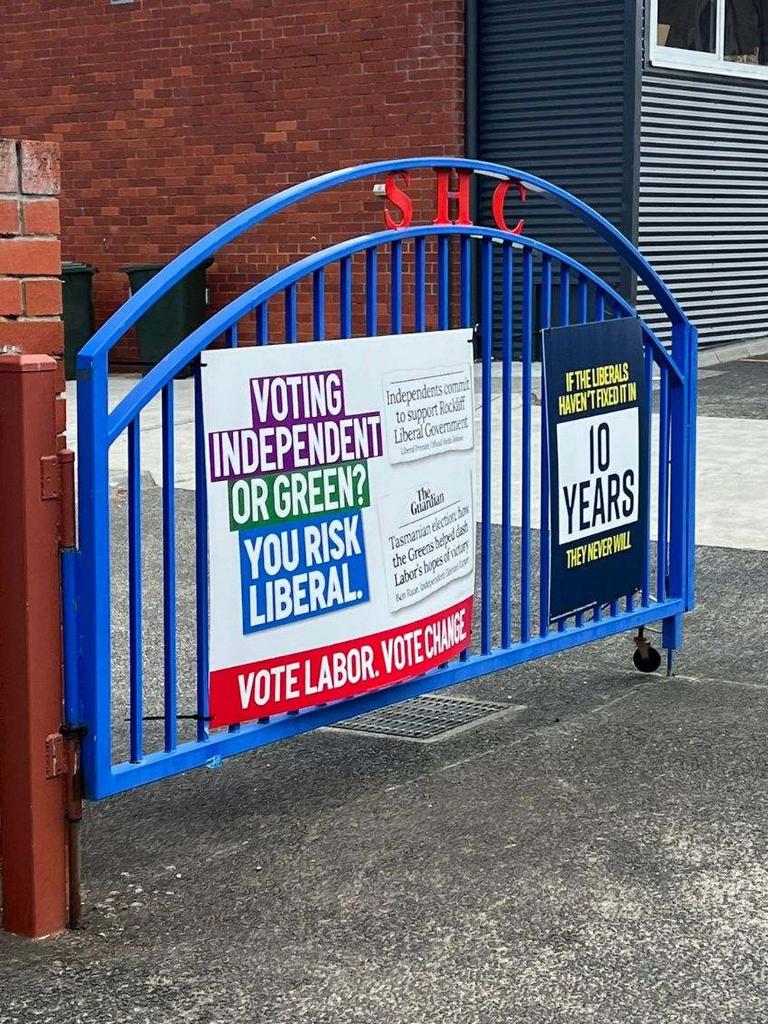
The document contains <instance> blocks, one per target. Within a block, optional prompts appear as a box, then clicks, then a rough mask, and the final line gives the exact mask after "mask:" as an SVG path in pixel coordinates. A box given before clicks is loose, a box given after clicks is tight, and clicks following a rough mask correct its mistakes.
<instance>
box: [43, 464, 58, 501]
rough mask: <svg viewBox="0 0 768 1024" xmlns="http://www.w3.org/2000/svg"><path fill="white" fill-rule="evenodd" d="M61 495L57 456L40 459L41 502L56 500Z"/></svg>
mask: <svg viewBox="0 0 768 1024" xmlns="http://www.w3.org/2000/svg"><path fill="white" fill-rule="evenodd" d="M60 493H61V467H60V465H59V458H58V456H57V455H44V456H43V457H42V459H40V497H41V498H42V499H43V501H50V500H51V499H52V498H58V496H59V494H60Z"/></svg>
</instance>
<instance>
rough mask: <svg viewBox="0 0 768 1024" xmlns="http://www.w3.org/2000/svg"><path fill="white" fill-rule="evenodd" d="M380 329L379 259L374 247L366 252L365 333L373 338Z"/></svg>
mask: <svg viewBox="0 0 768 1024" xmlns="http://www.w3.org/2000/svg"><path fill="white" fill-rule="evenodd" d="M378 329H379V260H378V250H377V249H376V248H375V247H374V248H371V249H367V250H366V253H365V333H366V334H367V335H368V337H369V338H372V337H373V336H374V335H375V334H376V332H377V331H378Z"/></svg>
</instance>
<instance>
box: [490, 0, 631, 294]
mask: <svg viewBox="0 0 768 1024" xmlns="http://www.w3.org/2000/svg"><path fill="white" fill-rule="evenodd" d="M477 2H478V53H477V93H478V95H477V117H478V124H477V146H478V155H479V156H480V157H481V158H482V159H486V160H496V161H499V162H500V163H506V164H511V165H512V166H516V167H520V168H522V169H525V170H528V171H532V172H533V173H534V174H538V175H540V176H541V177H543V178H547V179H549V180H550V181H553V182H554V183H556V184H558V185H561V186H562V187H564V188H566V189H568V190H569V191H571V192H573V193H575V194H576V195H577V196H579V197H580V198H581V199H583V200H585V201H586V202H587V203H589V204H590V205H592V206H594V207H595V208H596V209H598V210H599V211H600V212H601V213H602V214H603V215H604V216H605V217H607V218H608V219H609V220H610V221H611V222H612V223H613V224H615V225H616V226H617V227H619V228H621V229H622V230H623V231H624V232H625V233H627V232H631V230H632V226H631V223H630V222H629V221H628V218H630V217H631V209H628V205H629V204H627V203H626V201H625V197H626V188H627V186H628V184H629V182H628V175H631V174H632V166H631V162H632V158H633V155H634V154H633V152H632V148H633V147H632V146H631V145H627V140H626V132H627V102H628V97H630V98H631V96H632V94H633V92H634V88H633V83H631V82H629V81H627V77H626V76H627V74H628V71H627V63H626V51H627V47H629V46H634V45H635V41H634V39H626V34H625V10H624V7H625V5H624V3H623V2H621V0H581V2H579V3H575V2H574V0H477ZM630 102H631V99H630ZM491 188H492V185H484V186H483V188H482V190H481V196H480V211H481V217H482V219H483V221H484V222H485V223H488V222H489V218H490V209H489V201H490V190H491ZM510 205H511V204H510ZM518 209H519V210H520V213H521V214H524V215H525V219H526V233H527V234H530V235H532V236H533V237H535V238H539V239H542V240H543V241H545V242H549V243H550V244H552V245H554V246H557V247H558V248H560V249H562V250H564V251H565V252H567V253H569V254H570V255H572V256H574V257H576V258H577V259H579V260H581V261H582V262H584V263H586V264H588V265H589V266H590V267H592V269H593V270H595V271H596V272H597V273H599V274H601V275H602V276H603V277H604V278H605V280H606V281H608V282H609V283H611V284H613V285H615V286H623V290H624V291H626V290H627V288H628V287H631V285H629V284H628V279H626V280H624V281H622V280H621V276H622V275H621V268H620V265H619V261H618V260H617V258H616V257H615V255H614V253H613V251H612V250H611V249H610V248H609V247H608V246H607V245H606V244H605V243H604V242H602V241H601V240H600V239H598V238H597V237H596V236H595V235H594V234H592V233H591V232H589V231H588V229H586V228H585V227H584V226H583V225H582V224H581V223H580V222H579V221H577V220H576V219H575V218H574V217H573V216H572V215H569V214H567V213H566V212H564V211H563V210H561V209H560V208H558V207H557V206H555V205H554V204H552V203H548V202H545V201H543V200H541V199H537V198H536V197H533V196H532V197H531V198H530V200H529V202H528V203H527V208H520V207H519V206H517V205H515V206H514V213H515V217H517V216H518ZM510 216H511V215H510Z"/></svg>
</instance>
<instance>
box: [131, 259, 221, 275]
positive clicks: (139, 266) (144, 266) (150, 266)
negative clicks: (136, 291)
mask: <svg viewBox="0 0 768 1024" xmlns="http://www.w3.org/2000/svg"><path fill="white" fill-rule="evenodd" d="M212 263H213V256H209V257H208V259H207V260H203V262H202V263H201V264H199V266H200V267H203V268H204V269H206V270H207V269H208V267H210V265H211V264H212ZM166 266H168V264H167V263H131V264H129V265H128V266H127V267H118V270H119V271H120V273H121V274H133V273H135V272H136V271H141V270H154V271H155V272H157V271H158V270H162V269H163V267H166ZM197 269H198V267H193V270H197Z"/></svg>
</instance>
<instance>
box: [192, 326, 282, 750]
mask: <svg viewBox="0 0 768 1024" xmlns="http://www.w3.org/2000/svg"><path fill="white" fill-rule="evenodd" d="M265 312H266V311H265ZM202 371H203V367H202V365H201V363H200V362H198V365H197V367H196V370H195V523H196V525H195V593H196V595H197V620H196V624H195V626H196V636H197V687H196V689H197V739H198V741H200V742H203V741H204V740H206V739H207V738H208V503H207V500H206V482H205V431H204V427H203V380H202Z"/></svg>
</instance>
